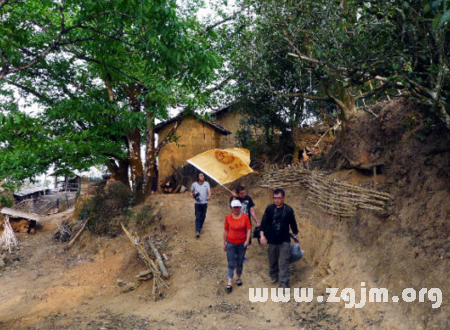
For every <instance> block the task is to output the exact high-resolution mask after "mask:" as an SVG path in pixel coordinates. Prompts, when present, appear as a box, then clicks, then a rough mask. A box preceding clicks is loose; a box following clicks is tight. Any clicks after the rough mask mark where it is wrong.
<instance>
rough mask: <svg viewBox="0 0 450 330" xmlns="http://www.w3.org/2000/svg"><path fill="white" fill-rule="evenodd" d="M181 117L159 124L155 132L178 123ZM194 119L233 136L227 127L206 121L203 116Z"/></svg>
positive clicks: (196, 116) (195, 116)
mask: <svg viewBox="0 0 450 330" xmlns="http://www.w3.org/2000/svg"><path fill="white" fill-rule="evenodd" d="M219 111H221V110H219ZM180 116H181V114H179V115H177V116H175V117H172V118H170V119H168V120H166V121H163V122H161V123H159V124H158V125H156V126H155V132H156V133H158V132H159V131H160V130H161V129H162V128H163V127H165V126H166V125H168V124H170V123H173V122H174V121H176V120H177V119H179V118H180ZM194 118H195V119H197V120H199V121H201V122H203V123H205V124H208V125H210V126H211V127H212V128H214V129H215V130H217V131H219V132H220V133H222V134H223V135H229V134H231V132H230V131H229V130H227V129H226V128H225V127H223V126H221V125H219V124H218V123H216V122H215V121H212V120H205V119H203V118H202V117H201V116H199V115H194Z"/></svg>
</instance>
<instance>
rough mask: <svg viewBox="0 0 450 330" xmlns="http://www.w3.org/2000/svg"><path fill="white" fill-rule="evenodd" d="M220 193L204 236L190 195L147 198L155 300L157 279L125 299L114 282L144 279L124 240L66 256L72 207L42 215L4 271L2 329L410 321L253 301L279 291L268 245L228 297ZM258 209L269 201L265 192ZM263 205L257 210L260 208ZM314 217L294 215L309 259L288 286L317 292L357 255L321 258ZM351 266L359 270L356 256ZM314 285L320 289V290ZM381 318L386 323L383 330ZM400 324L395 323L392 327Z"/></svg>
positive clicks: (253, 254) (368, 325)
mask: <svg viewBox="0 0 450 330" xmlns="http://www.w3.org/2000/svg"><path fill="white" fill-rule="evenodd" d="M214 197H215V198H213V200H212V201H211V202H210V204H209V206H208V212H207V217H206V222H205V225H204V233H203V234H202V236H201V237H200V238H198V239H197V238H196V237H195V232H194V207H193V201H192V199H190V198H189V197H188V196H187V195H155V196H152V197H151V203H152V204H154V205H156V207H157V209H159V211H160V213H161V225H162V226H161V227H162V228H161V229H162V232H161V233H160V226H159V225H154V226H153V227H154V228H153V227H152V229H151V231H152V232H148V233H140V234H141V236H144V234H145V236H146V235H149V236H152V237H155V238H156V239H161V240H163V241H164V239H165V242H163V243H161V248H162V252H164V253H165V254H166V255H168V257H169V261H168V262H167V266H168V267H169V272H170V273H171V278H170V280H169V281H168V284H169V285H170V288H169V289H168V290H166V291H165V293H164V297H162V299H160V300H159V301H157V302H154V301H153V299H152V296H151V291H152V283H151V281H148V282H142V283H140V285H139V286H138V287H137V289H135V290H133V291H130V292H126V293H124V292H122V290H121V288H120V287H119V286H118V284H117V280H118V279H120V280H123V281H126V282H130V283H132V282H134V283H138V282H137V280H136V278H135V276H136V275H137V274H139V272H140V271H142V270H144V269H145V267H144V265H143V263H142V262H141V261H140V259H139V258H138V256H137V253H136V251H135V249H134V247H133V246H132V245H131V244H130V242H129V241H128V240H127V239H126V238H125V237H124V236H119V237H117V238H114V239H112V238H98V237H94V236H92V235H91V234H89V233H87V232H86V233H85V234H83V235H82V237H81V239H80V240H79V241H78V242H77V243H76V244H75V246H74V248H73V249H72V250H71V251H69V252H67V253H64V252H63V246H64V245H63V244H61V243H58V242H53V241H52V240H51V235H52V233H53V231H54V229H55V228H56V226H57V224H58V223H60V222H61V221H62V220H63V219H65V218H67V217H70V215H71V213H70V212H71V211H68V212H66V213H63V214H57V215H54V216H51V217H48V218H46V220H45V221H44V229H42V230H40V231H38V233H37V234H36V235H35V236H32V235H31V236H30V235H26V234H20V235H19V240H20V242H21V250H20V252H19V255H18V260H17V262H15V263H13V264H11V265H8V267H7V269H5V270H4V271H3V272H2V273H0V288H1V290H0V329H1V330H3V329H27V330H38V329H44V330H47V329H48V330H56V329H74V330H77V329H80V330H81V329H88V330H91V329H92V330H94V329H96V330H98V329H101V330H105V329H130V330H131V329H215V330H221V329H224V330H225V329H227V330H228V329H255V328H258V329H262V330H264V329H274V328H275V329H277V328H283V329H302V330H318V329H330V330H339V329H352V328H354V329H372V328H373V326H376V328H382V329H403V328H404V327H402V326H401V324H402V323H403V324H406V323H405V322H404V321H402V318H398V314H397V312H395V310H394V311H393V312H392V317H387V314H386V315H385V316H383V315H384V314H383V313H384V311H383V310H380V307H379V306H374V307H370V306H368V307H367V308H366V309H365V310H364V311H362V312H361V310H359V311H355V310H345V309H344V308H343V304H327V303H325V302H323V303H319V302H317V301H315V300H314V301H313V302H311V303H296V302H295V301H294V299H293V298H292V297H291V301H290V302H289V303H275V302H273V301H271V300H270V299H269V300H268V301H267V302H265V303H251V302H250V301H249V288H252V287H253V288H261V287H267V288H271V287H275V286H272V285H270V283H269V277H268V273H267V271H268V262H267V252H266V251H267V247H265V246H260V245H259V244H258V243H257V242H254V243H253V244H252V245H251V246H250V247H249V249H248V251H247V255H246V256H247V258H248V259H249V261H248V262H246V263H245V264H244V274H243V277H242V279H243V282H244V285H243V286H242V287H237V286H234V288H233V292H232V293H231V294H227V293H225V290H224V287H225V284H226V266H227V265H226V256H225V252H224V251H223V250H222V243H223V241H222V239H223V238H222V237H223V224H224V219H225V215H226V214H227V213H228V212H229V208H228V203H227V200H228V195H226V196H225V195H220V194H217V195H215V196H214ZM296 198H298V200H300V201H301V200H303V199H304V198H303V199H302V197H301V196H297V197H296ZM258 203H260V204H265V203H266V202H265V199H264V198H263V196H260V198H259V202H258ZM258 206H259V209H258V214H259V213H262V211H261V210H263V209H264V206H262V205H258ZM313 212H314V210H313V209H311V210H308V209H307V207H303V208H302V209H297V210H296V214H297V215H298V218H297V221H298V222H299V223H301V237H304V242H305V244H307V247H308V252H307V253H308V255H307V258H306V260H305V261H303V260H302V261H300V262H299V263H296V264H294V265H293V266H292V267H291V288H299V287H310V288H314V290H315V296H317V295H318V294H323V293H325V292H324V291H325V289H324V288H325V287H327V286H332V287H339V285H342V283H338V282H337V281H338V279H339V278H340V275H339V274H338V275H336V277H335V274H332V275H330V274H328V273H329V272H331V273H333V270H330V267H331V266H329V265H332V267H331V268H333V269H335V267H334V266H333V265H334V264H337V263H338V262H341V263H342V264H343V266H342V267H344V266H345V265H346V264H348V256H349V255H353V258H354V256H355V254H354V252H353V251H348V252H345V251H341V252H339V251H340V250H337V251H338V252H339V253H341V254H342V256H339V255H337V254H336V258H337V259H336V260H334V263H333V264H332V263H331V260H329V259H324V257H323V256H326V255H328V253H329V252H328V251H330V249H331V248H332V247H331V246H332V244H333V243H332V242H333V240H334V234H333V232H332V231H330V230H328V229H327V230H323V229H319V228H317V227H314V226H311V225H310V224H308V218H311V217H313V216H315V215H314V213H313ZM260 216H261V214H260ZM153 230H154V232H153ZM302 235H303V236H302ZM344 252H345V253H344ZM314 260H318V261H320V262H318V263H316V262H315V261H314ZM351 262H352V263H353V264H356V263H358V260H357V259H354V260H353V261H351ZM328 263H330V264H328ZM353 267H356V268H354V269H353V270H352V272H351V273H352V274H353V275H351V276H352V278H353V280H355V281H356V280H357V279H359V278H360V271H359V268H358V267H357V266H353ZM338 268H339V267H338ZM335 272H336V269H335ZM337 272H339V269H338V270H337ZM349 274H350V273H349ZM348 280H349V279H348V278H344V279H341V281H348ZM341 287H342V286H341ZM316 289H317V290H318V291H320V290H322V291H323V292H318V293H317V294H316ZM383 308H384V307H383ZM388 319H389V321H387V320H388ZM394 321H395V322H394ZM382 322H388V323H387V324H383V327H378V326H379V325H380V324H382ZM394 323H395V324H397V325H395V326H393V327H390V324H394ZM398 324H400V325H398ZM406 328H408V327H406ZM408 329H409V328H408Z"/></svg>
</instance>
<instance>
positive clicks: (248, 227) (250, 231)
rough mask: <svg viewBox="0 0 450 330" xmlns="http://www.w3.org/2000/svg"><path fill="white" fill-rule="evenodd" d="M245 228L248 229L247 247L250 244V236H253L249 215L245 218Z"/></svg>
mask: <svg viewBox="0 0 450 330" xmlns="http://www.w3.org/2000/svg"><path fill="white" fill-rule="evenodd" d="M245 228H246V229H247V239H246V240H245V243H244V247H247V246H248V245H249V244H250V237H251V236H252V225H251V224H250V219H249V218H248V216H247V215H246V218H245Z"/></svg>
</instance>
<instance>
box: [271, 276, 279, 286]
mask: <svg viewBox="0 0 450 330" xmlns="http://www.w3.org/2000/svg"><path fill="white" fill-rule="evenodd" d="M277 283H278V277H271V278H270V284H277Z"/></svg>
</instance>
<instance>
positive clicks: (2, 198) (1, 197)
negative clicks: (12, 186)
mask: <svg viewBox="0 0 450 330" xmlns="http://www.w3.org/2000/svg"><path fill="white" fill-rule="evenodd" d="M12 206H14V197H13V196H12V195H11V194H8V193H0V208H2V207H12Z"/></svg>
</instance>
